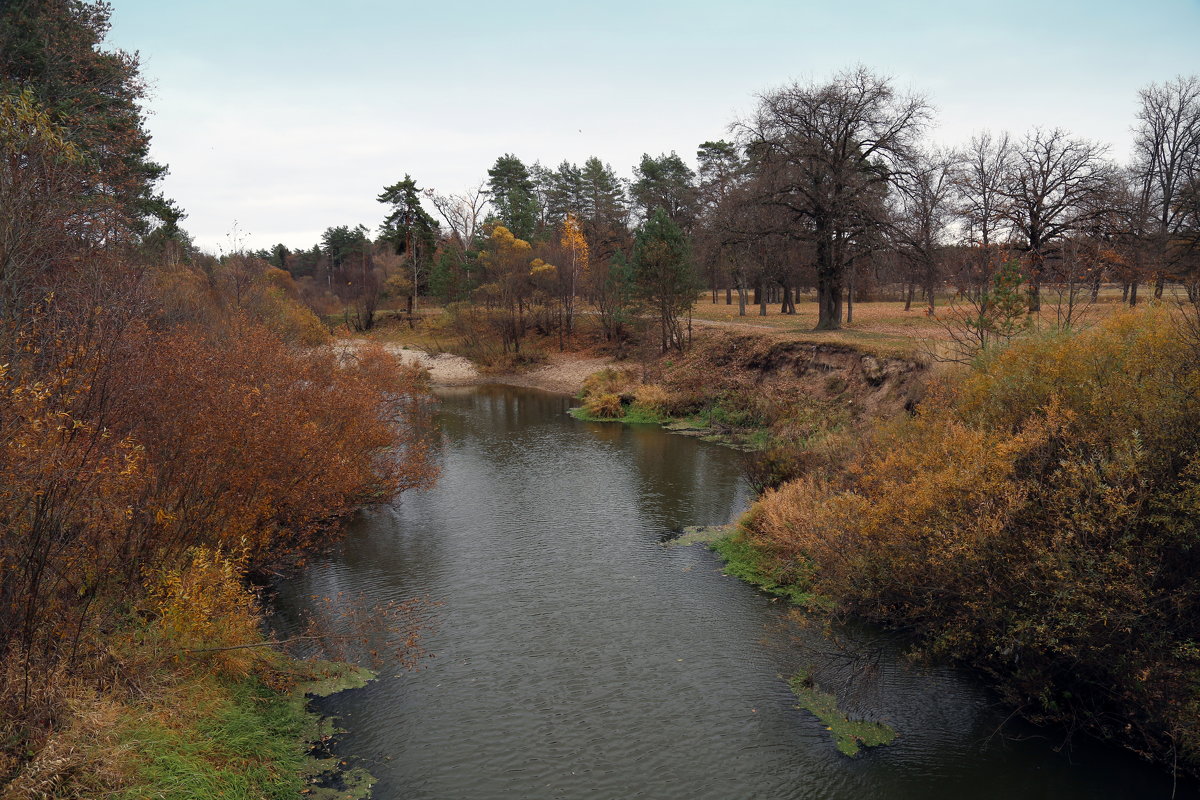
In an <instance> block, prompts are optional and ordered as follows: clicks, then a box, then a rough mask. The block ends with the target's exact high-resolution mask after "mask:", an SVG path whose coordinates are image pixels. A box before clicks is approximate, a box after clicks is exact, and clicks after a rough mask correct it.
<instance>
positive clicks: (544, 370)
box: [336, 340, 613, 394]
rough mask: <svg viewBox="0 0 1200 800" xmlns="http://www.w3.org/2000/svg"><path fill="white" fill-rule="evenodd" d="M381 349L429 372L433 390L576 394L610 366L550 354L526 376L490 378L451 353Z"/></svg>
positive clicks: (594, 360) (601, 361) (347, 343)
mask: <svg viewBox="0 0 1200 800" xmlns="http://www.w3.org/2000/svg"><path fill="white" fill-rule="evenodd" d="M358 344H359V342H358V341H356V340H345V341H342V342H339V343H338V345H336V346H337V347H339V348H344V349H353V348H354V347H355V346H356V345H358ZM384 347H385V348H386V349H387V351H388V352H390V353H392V354H393V355H396V356H399V357H400V358H402V359H403V360H404V361H405V362H406V363H418V364H420V365H421V366H423V367H425V368H426V369H427V370H429V377H430V378H431V379H432V381H433V385H434V386H478V385H482V384H486V383H502V384H506V385H509V386H528V387H531V388H534V389H544V390H546V391H548V392H560V393H562V394H575V393H576V392H578V391H579V389H580V388H581V387H582V386H583V381H584V379H586V378H587V376H589V375H591V374H592V373H593V372H596V371H597V370H601V369H604V368H605V367H607V366H609V365H610V364H612V363H613V362H612V359H609V358H593V357H583V356H577V355H574V354H571V353H551V354H549V355H548V356H547V363H545V364H542V365H541V366H539V367H535V368H533V369H530V370H528V371H527V372H512V373H505V374H501V375H492V374H487V373H483V372H480V371H479V369H478V368H477V367H476V366H475V365H474V364H473V363H472V362H471V361H470V359H467V358H463V357H462V356H456V355H452V354H450V353H438V354H436V355H434V354H430V353H426V352H425V351H423V350H418V349H416V348H412V347H407V346H404V345H399V344H387V345H384Z"/></svg>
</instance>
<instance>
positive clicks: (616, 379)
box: [581, 367, 638, 397]
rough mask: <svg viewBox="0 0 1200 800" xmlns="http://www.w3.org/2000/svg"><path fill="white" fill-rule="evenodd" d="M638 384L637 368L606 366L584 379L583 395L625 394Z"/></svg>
mask: <svg viewBox="0 0 1200 800" xmlns="http://www.w3.org/2000/svg"><path fill="white" fill-rule="evenodd" d="M637 384H638V377H637V370H636V369H630V368H625V369H616V368H614V367H605V368H604V369H602V370H600V371H599V372H594V373H592V374H591V375H589V376H587V378H586V379H584V381H583V391H582V392H581V395H582V396H583V397H596V396H599V395H605V394H625V393H628V392H631V391H633V390H634V388H635V387H636V386H637Z"/></svg>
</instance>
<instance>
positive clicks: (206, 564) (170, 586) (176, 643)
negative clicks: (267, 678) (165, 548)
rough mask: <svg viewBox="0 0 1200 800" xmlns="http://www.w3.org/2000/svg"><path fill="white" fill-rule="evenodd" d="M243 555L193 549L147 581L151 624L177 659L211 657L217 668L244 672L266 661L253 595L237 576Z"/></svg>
mask: <svg viewBox="0 0 1200 800" xmlns="http://www.w3.org/2000/svg"><path fill="white" fill-rule="evenodd" d="M244 560H245V559H244V556H234V555H229V554H226V553H224V552H222V551H221V550H219V549H217V550H211V549H209V548H207V547H197V548H194V549H193V550H191V551H190V553H189V556H188V558H186V559H185V561H184V563H183V564H182V565H180V566H176V567H171V568H166V569H162V570H159V571H158V572H156V573H155V574H153V575H152V576H151V578H150V579H149V580H148V581H147V584H148V585H147V597H148V600H147V602H148V604H149V608H150V611H151V612H152V613H153V614H154V616H155V618H156V624H155V628H156V629H157V631H158V632H159V633H160V634H161V635H162V637H163V639H164V640H165V641H166V642H167V643H168V645H169V646H170V647H171V648H173V649H175V650H176V651H177V653H176V657H177V658H182V657H183V656H185V655H195V656H200V657H207V658H209V659H211V662H212V664H213V666H215V668H216V670H217V671H218V672H221V673H224V674H227V675H234V676H245V675H248V674H250V672H252V671H253V670H254V669H255V668H256V667H258V666H260V665H262V664H264V663H266V661H267V659H268V657H269V655H270V653H269V652H268V651H267V649H266V648H260V647H255V646H251V647H246V645H256V644H257V643H258V642H260V641H261V640H262V634H261V633H260V630H259V625H260V622H261V612H260V610H259V606H258V599H257V597H255V595H254V593H253V592H252V591H250V590H249V589H247V588H246V587H245V586H244V585H243V583H242V580H241V576H242V569H243V566H244V565H243V562H244ZM223 648H232V649H223Z"/></svg>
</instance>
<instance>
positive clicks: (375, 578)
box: [281, 387, 1190, 800]
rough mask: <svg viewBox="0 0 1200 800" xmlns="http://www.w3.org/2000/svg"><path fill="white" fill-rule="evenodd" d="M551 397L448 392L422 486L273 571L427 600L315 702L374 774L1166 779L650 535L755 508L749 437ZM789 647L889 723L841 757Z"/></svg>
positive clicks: (777, 789) (475, 788) (456, 778)
mask: <svg viewBox="0 0 1200 800" xmlns="http://www.w3.org/2000/svg"><path fill="white" fill-rule="evenodd" d="M568 406H569V401H568V399H567V398H565V397H561V396H558V395H551V394H546V393H541V392H537V391H533V390H523V389H513V388H507V387H484V388H475V389H468V390H457V391H452V392H447V393H445V394H444V395H443V397H442V404H441V409H440V412H439V415H438V416H439V421H440V426H441V434H440V442H439V447H438V456H437V457H438V460H439V462H440V464H441V468H442V475H441V478H440V480H439V482H438V484H437V486H436V487H435V488H433V489H432V490H429V491H426V492H422V493H409V494H406V495H405V496H404V497H403V499H402V501H401V502H400V503H398V504H397V505H395V506H394V507H388V508H381V509H374V510H371V511H368V512H364V513H363V514H361V515H360V517H359V518H358V519H357V520H356V521H355V522H354V524H353V525H352V529H351V531H350V533H349V537H348V539H347V541H346V543H345V545H344V546H343V547H341V548H340V549H339V551H338V552H337V553H336V554H334V555H333V556H331V557H329V558H327V559H325V560H323V561H319V562H317V563H316V564H314V565H313V566H312V567H311V568H310V569H309V570H308V571H307V572H306V573H305V574H304V575H303V576H302V577H301V578H300V579H298V580H296V581H293V582H291V583H290V584H289V585H288V586H286V587H284V588H283V592H282V597H281V607H282V610H283V612H284V614H285V615H286V614H288V613H289V612H290V613H294V612H295V611H296V610H297V609H298V608H300V607H302V606H303V605H304V603H305V602H306V600H305V598H308V597H310V596H312V595H325V596H332V595H336V594H337V593H338V592H352V593H353V592H362V593H365V594H366V595H367V596H368V597H369V598H370V599H371V601H372V602H379V601H387V600H403V599H405V598H409V597H413V596H429V597H431V598H433V599H435V600H438V601H440V602H441V603H442V605H441V606H440V607H438V608H436V609H434V610H433V612H432V616H433V618H434V619H433V621H434V622H435V624H436V629H435V630H434V631H433V632H432V633H430V634H429V635H428V636H427V637H426V639H425V645H426V647H427V648H428V649H429V650H430V651H431V652H433V653H434V654H435V656H436V657H435V658H434V659H433V660H431V661H429V662H427V664H426V666H425V667H424V668H423V669H422V670H420V671H418V672H415V673H406V674H403V675H401V676H400V677H398V678H385V679H382V680H379V681H377V682H375V683H373V684H372V685H370V686H368V687H367V688H365V689H361V690H355V691H350V692H345V693H343V694H341V695H337V696H335V697H334V698H331V699H329V700H326V701H324V706H323V708H324V709H325V710H327V711H329V712H330V713H334V714H336V715H338V716H340V717H341V718H342V724H343V726H344V727H346V728H348V729H349V734H348V735H347V736H346V737H345V738H344V739H343V740H342V741H341V743H340V744H339V750H338V752H339V753H340V754H341V755H343V756H345V757H349V758H353V759H358V760H361V761H362V762H364V764H365V766H367V768H368V769H369V770H370V771H371V772H372V773H373V774H374V775H375V776H376V777H377V778H378V779H379V783H378V784H377V786H376V789H375V795H374V796H375V797H376V798H380V800H393V799H394V800H400V798H404V799H405V800H416V799H417V798H439V799H440V800H447V799H450V800H465V799H467V798H509V797H512V798H583V797H588V798H639V797H640V798H662V799H664V800H666V799H667V798H681V799H685V798H686V799H687V800H697V799H699V798H712V799H713V800H729V799H730V798H831V799H832V798H847V799H849V798H854V800H862V799H863V798H914V800H915V799H916V798H921V799H922V800H925V799H927V798H1042V797H1044V798H1101V797H1103V798H1124V797H1128V798H1150V797H1162V798H1167V797H1170V796H1171V790H1172V785H1171V779H1170V776H1165V775H1163V774H1162V773H1161V772H1158V771H1156V770H1154V769H1151V768H1149V767H1146V766H1145V765H1143V764H1142V763H1141V762H1139V761H1137V760H1136V759H1134V758H1133V757H1132V756H1129V755H1127V754H1125V753H1123V752H1120V751H1116V750H1112V749H1108V748H1103V747H1099V746H1097V745H1094V744H1090V743H1081V742H1079V741H1076V742H1075V743H1073V745H1068V746H1067V747H1062V744H1063V743H1062V742H1061V741H1058V738H1059V736H1058V734H1055V733H1053V732H1044V731H1037V730H1033V729H1030V728H1028V727H1026V726H1022V725H1019V724H1017V723H1015V722H1013V721H1012V720H1008V721H1006V717H1007V716H1008V715H1007V713H1006V712H1004V711H1003V710H1000V709H998V708H996V707H995V705H994V703H993V702H992V701H991V699H990V698H989V696H988V694H987V693H986V692H984V691H983V690H982V689H981V688H980V687H979V686H978V685H977V684H976V683H975V682H974V681H973V680H971V679H970V678H969V677H968V676H966V675H964V674H963V673H961V672H959V671H957V670H954V669H950V668H945V667H942V668H931V667H927V666H919V665H915V664H912V663H910V662H909V661H908V660H907V659H905V658H904V657H903V655H902V648H901V647H900V646H899V645H898V644H897V643H895V642H893V641H892V640H890V639H889V638H888V637H886V636H882V635H880V634H878V633H876V632H873V631H871V630H849V631H841V632H839V633H838V634H837V635H834V636H829V635H827V634H826V633H824V632H822V631H821V630H809V629H807V628H806V627H805V626H804V625H803V624H802V622H800V621H798V620H796V619H793V618H792V616H791V615H789V614H788V613H787V611H786V609H783V608H781V607H780V604H778V603H776V602H773V601H772V600H771V599H770V598H767V597H764V596H763V595H761V594H759V593H758V592H756V591H755V590H754V589H753V588H751V587H749V586H747V585H745V584H743V583H741V582H739V581H737V580H736V579H734V578H730V577H726V576H724V575H722V573H721V568H720V564H719V562H718V560H717V559H716V558H715V556H714V555H713V554H712V553H711V552H709V551H708V550H706V549H705V548H704V547H703V546H692V547H664V546H663V545H662V544H661V541H662V540H663V539H664V538H665V537H667V536H669V535H670V533H671V531H673V530H678V529H679V528H680V527H682V526H685V525H698V524H722V523H725V522H729V521H731V520H732V519H733V518H734V517H735V516H736V515H737V514H738V513H739V512H741V511H742V510H743V509H744V508H745V507H746V506H747V504H748V502H749V499H750V498H749V492H748V489H747V487H746V485H745V483H744V481H743V479H742V476H741V461H740V458H741V457H740V455H739V454H737V453H735V452H733V451H730V450H727V449H724V448H721V447H718V446H715V445H710V444H706V443H703V442H698V441H696V440H694V439H689V438H686V437H683V436H678V435H672V434H668V433H665V432H663V431H661V430H660V429H658V428H656V427H650V426H622V425H617V424H597V423H582V422H578V421H576V420H573V419H571V418H570V417H568V416H567V415H566V413H565V412H566V409H567V407H568ZM804 668H811V669H812V670H813V671H814V673H815V676H816V679H817V683H818V685H819V686H820V687H821V688H823V689H825V690H826V691H833V692H835V693H837V694H838V695H839V698H840V701H841V703H842V705H843V707H844V708H845V709H846V710H847V711H849V712H850V713H851V715H852V716H855V717H861V718H865V719H871V720H877V721H883V722H887V723H888V724H890V725H891V726H892V727H894V728H895V729H896V731H897V732H898V734H899V737H898V739H897V741H896V743H895V744H894V745H892V746H889V747H883V748H878V749H875V750H870V751H864V752H863V753H862V754H861V755H859V756H858V757H857V758H854V759H851V758H847V757H846V756H843V755H841V754H840V753H839V752H838V751H837V750H836V749H835V747H834V744H833V741H832V739H831V738H830V736H829V734H828V732H827V731H826V730H825V729H824V726H823V725H822V724H821V723H820V722H819V721H817V720H816V719H815V718H814V717H812V716H811V715H809V714H808V713H807V712H805V711H802V710H799V709H797V708H796V707H795V700H794V698H793V696H792V694H791V692H790V690H789V689H788V687H787V684H786V682H785V678H786V676H788V675H791V674H793V673H794V672H796V671H797V670H799V669H804ZM394 673H395V670H392V671H387V670H385V674H394ZM1189 791H1190V790H1189ZM1177 796H1179V797H1183V796H1185V792H1184V789H1183V787H1180V789H1179V793H1178V794H1177Z"/></svg>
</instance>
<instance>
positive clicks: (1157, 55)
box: [108, 0, 1200, 252]
mask: <svg viewBox="0 0 1200 800" xmlns="http://www.w3.org/2000/svg"><path fill="white" fill-rule="evenodd" d="M112 4H113V16H112V22H113V29H112V32H111V34H110V36H109V39H108V42H109V45H110V46H117V47H121V48H123V49H126V50H136V51H139V52H140V53H141V57H142V72H143V74H144V76H145V77H146V78H147V79H148V80H149V81H150V82H151V85H152V97H151V99H150V101H149V103H148V105H147V109H148V111H149V112H150V117H149V120H148V127H149V130H150V132H151V134H152V136H153V146H152V154H153V157H154V158H156V159H157V160H159V161H163V162H166V163H167V164H168V165H169V166H170V169H171V172H170V175H169V176H168V177H167V179H166V181H165V184H164V189H165V191H166V193H167V195H168V196H169V197H173V198H174V199H175V200H176V201H177V202H178V203H179V204H180V205H181V206H182V207H183V208H184V209H185V210H186V211H187V212H188V218H187V219H186V220H184V223H183V226H184V228H185V229H187V230H188V231H189V232H190V233H191V234H192V235H193V237H194V238H195V240H196V242H197V244H198V245H200V246H201V247H203V248H205V249H208V250H211V251H213V252H217V251H218V250H219V249H224V250H226V251H227V250H229V249H230V247H231V244H232V239H231V234H232V232H233V231H234V228H235V222H236V229H237V231H238V238H239V240H240V245H241V246H243V247H247V248H251V249H258V248H264V247H269V246H271V245H273V244H274V243H276V242H283V243H284V244H286V245H287V246H288V247H290V248H293V249H295V248H301V247H311V246H312V245H313V244H315V243H316V242H317V240H318V239H319V237H320V235H321V232H322V231H323V230H325V229H326V228H328V227H330V226H333V225H355V224H359V223H362V224H364V225H366V226H367V227H368V228H371V229H372V231H374V230H375V229H376V227H377V226H378V224H379V222H380V221H381V220H382V218H383V216H384V208H383V206H382V205H380V204H379V203H377V202H376V200H375V197H376V195H378V194H379V192H380V191H381V190H382V188H383V187H384V186H385V185H386V184H390V183H394V182H395V181H397V180H399V179H400V178H402V177H403V176H404V174H405V173H409V174H411V175H412V176H413V178H415V179H416V181H417V184H418V186H420V187H421V188H428V187H432V188H434V189H436V190H438V191H440V192H457V191H461V190H463V189H465V188H467V187H468V186H470V185H472V184H475V183H477V182H478V181H480V180H481V179H484V178H486V176H487V169H488V167H490V166H491V165H492V163H493V162H494V161H495V160H496V158H497V157H498V156H500V155H502V154H503V153H506V152H511V153H514V154H516V155H517V156H519V157H520V158H521V159H522V160H523V161H525V163H526V164H532V163H533V162H534V161H538V160H540V161H541V162H542V163H543V164H545V165H547V166H551V167H553V166H556V165H557V164H558V163H559V162H561V161H562V160H563V159H567V160H570V161H572V162H575V163H582V162H583V161H584V160H585V159H586V158H588V157H589V156H592V155H595V156H598V157H599V158H600V159H601V160H603V161H606V162H609V163H611V164H612V165H613V167H614V168H615V169H616V171H617V172H618V174H620V175H622V176H625V177H628V176H629V175H630V174H631V172H632V168H633V166H634V165H635V164H636V163H637V162H638V161H639V160H640V158H641V154H642V153H644V152H645V153H651V154H653V155H657V154H659V153H663V152H670V151H671V150H674V151H676V152H678V153H679V154H680V155H681V156H683V157H684V158H686V159H688V160H689V161H691V162H693V163H694V156H695V151H696V146H697V145H698V144H700V143H701V142H703V141H705V140H708V139H718V138H722V137H725V138H730V136H729V133H728V130H727V129H728V125H729V124H730V123H731V122H732V121H734V120H735V119H736V118H737V117H738V116H739V115H745V114H747V113H749V112H750V111H751V110H752V109H753V108H754V105H755V95H756V94H758V93H761V92H764V91H767V90H770V89H771V88H774V87H778V86H780V85H783V84H785V83H788V82H790V81H794V80H799V81H808V80H814V79H815V80H818V81H820V80H825V79H828V78H829V77H831V76H832V75H833V74H835V73H836V72H838V71H840V70H843V69H845V68H848V67H852V66H854V65H856V64H860V63H861V64H863V65H865V66H867V67H869V68H871V69H873V70H875V71H876V72H879V73H881V74H886V75H891V76H892V77H893V78H894V79H895V83H896V85H897V86H898V87H899V88H901V89H902V90H911V91H914V92H918V93H921V94H924V95H925V96H926V97H927V98H928V99H929V101H930V102H931V103H932V104H933V105H934V106H935V107H936V109H937V115H936V120H937V127H936V128H935V129H934V130H933V131H931V140H932V141H934V142H937V143H940V144H944V145H958V144H963V143H965V142H966V141H967V140H968V139H969V138H970V136H971V134H972V133H974V132H977V131H980V130H982V129H991V130H994V131H1000V130H1008V131H1011V132H1013V133H1016V134H1022V133H1024V132H1025V131H1026V130H1028V129H1029V128H1030V127H1032V126H1034V125H1041V126H1043V127H1062V128H1066V129H1067V130H1069V131H1071V132H1072V133H1073V134H1075V135H1078V136H1083V137H1087V138H1090V139H1096V140H1099V141H1101V142H1104V143H1107V144H1109V145H1111V147H1112V155H1113V156H1114V157H1115V158H1116V159H1117V160H1119V161H1124V160H1126V158H1127V157H1128V153H1129V148H1130V142H1131V135H1130V126H1131V125H1132V124H1133V122H1134V114H1135V111H1136V108H1137V91H1138V89H1139V88H1141V87H1144V86H1146V85H1148V84H1149V83H1151V82H1162V81H1165V80H1169V79H1171V78H1173V77H1175V76H1176V75H1180V74H1193V73H1200V0H1141V2H1136V3H1135V2H1132V0H1129V1H1128V2H1104V1H1103V0H1101V1H1093V2H1058V1H1057V0H1043V2H1031V1H1030V0H1012V2H1005V3H980V2H920V1H919V0H909V2H897V1H896V0H891V1H890V2H880V0H859V1H858V2H847V1H846V0H824V1H823V2H790V3H789V2H773V1H771V0H743V1H742V2H739V3H736V4H735V3H731V2H707V1H706V0H693V1H692V2H661V1H660V2H656V1H655V0H638V2H628V1H627V0H610V1H609V2H603V3H584V2H569V0H567V1H564V0H559V2H557V3H550V2H509V3H476V2H471V1H469V0H459V1H458V2H454V1H453V0H449V1H445V2H436V0H433V1H431V0H424V1H423V2H420V3H416V2H381V1H380V0H341V2H328V0H325V1H323V2H307V1H306V0H287V1H285V0H241V1H240V2H233V1H232V0H205V1H204V2H193V1H192V0H171V1H170V2H164V0H112ZM429 210H430V212H431V213H432V212H433V208H432V207H429Z"/></svg>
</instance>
